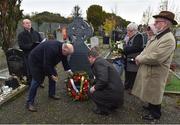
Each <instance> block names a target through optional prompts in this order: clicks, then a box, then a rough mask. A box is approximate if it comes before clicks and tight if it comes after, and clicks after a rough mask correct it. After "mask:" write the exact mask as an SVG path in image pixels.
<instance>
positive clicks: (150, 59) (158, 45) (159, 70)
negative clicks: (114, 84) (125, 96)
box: [132, 11, 177, 120]
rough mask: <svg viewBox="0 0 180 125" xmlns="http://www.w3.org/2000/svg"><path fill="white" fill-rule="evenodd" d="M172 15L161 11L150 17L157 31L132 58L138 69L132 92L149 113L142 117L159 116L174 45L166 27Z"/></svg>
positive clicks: (171, 22)
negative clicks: (152, 18) (138, 53)
mask: <svg viewBox="0 0 180 125" xmlns="http://www.w3.org/2000/svg"><path fill="white" fill-rule="evenodd" d="M174 16H175V15H174V13H172V12H169V11H161V12H160V13H159V15H155V16H153V17H154V18H155V22H154V26H155V28H156V31H157V34H156V36H155V38H154V39H153V40H151V41H149V42H148V44H147V46H146V48H145V49H144V50H143V51H142V52H141V54H140V55H138V56H137V57H136V59H135V60H136V64H137V65H139V69H138V73H137V77H136V80H135V84H134V87H133V90H132V94H134V95H135V96H137V97H139V98H140V99H141V100H142V101H144V102H147V103H148V106H143V109H144V110H147V111H148V112H149V113H148V114H146V115H144V116H142V118H143V119H146V120H156V119H160V117H161V102H162V98H163V94H164V89H165V85H166V81H167V77H168V73H169V68H170V64H171V61H172V57H173V52H174V50H175V45H176V42H175V38H174V36H173V34H172V33H171V31H170V27H171V26H172V25H176V24H177V22H176V21H175V20H174Z"/></svg>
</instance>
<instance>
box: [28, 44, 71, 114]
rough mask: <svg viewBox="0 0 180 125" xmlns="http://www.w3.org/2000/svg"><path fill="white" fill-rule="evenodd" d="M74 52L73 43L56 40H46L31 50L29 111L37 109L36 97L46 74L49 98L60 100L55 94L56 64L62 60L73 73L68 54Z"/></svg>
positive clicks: (66, 68) (67, 69)
mask: <svg viewBox="0 0 180 125" xmlns="http://www.w3.org/2000/svg"><path fill="white" fill-rule="evenodd" d="M73 52H74V48H73V46H72V45H71V44H67V43H61V42H59V41H54V40H51V41H45V42H43V43H41V44H39V45H38V46H37V47H36V48H34V49H33V50H32V51H31V53H30V55H29V65H30V72H31V75H32V81H31V85H30V88H29V94H28V99H27V105H26V106H27V109H28V110H29V111H32V112H36V111H37V110H36V108H35V107H34V99H35V96H36V92H37V88H38V87H39V86H40V84H41V83H42V82H43V81H44V77H45V76H48V78H49V91H48V94H49V98H51V99H54V100H59V97H58V96H56V95H55V89H56V82H57V80H58V78H57V71H56V69H55V66H56V65H57V64H58V63H59V62H60V61H62V64H63V67H64V70H65V71H67V72H68V73H70V74H72V71H71V70H70V67H69V65H68V61H67V56H68V55H70V54H72V53H73Z"/></svg>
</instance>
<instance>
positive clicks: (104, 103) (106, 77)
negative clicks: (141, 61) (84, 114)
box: [88, 50, 123, 115]
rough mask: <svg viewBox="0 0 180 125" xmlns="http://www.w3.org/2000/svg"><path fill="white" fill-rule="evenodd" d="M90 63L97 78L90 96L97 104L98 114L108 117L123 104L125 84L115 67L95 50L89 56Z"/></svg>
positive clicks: (96, 110) (95, 110)
mask: <svg viewBox="0 0 180 125" xmlns="http://www.w3.org/2000/svg"><path fill="white" fill-rule="evenodd" d="M88 59H89V62H90V63H91V64H92V71H93V74H94V76H95V80H94V85H93V86H92V87H91V88H90V91H89V96H90V98H91V99H92V100H93V101H94V103H95V104H96V108H95V109H94V110H93V111H94V113H96V114H101V115H108V114H109V113H110V111H112V110H115V109H116V108H118V106H119V105H120V104H123V84H122V81H121V79H120V76H119V73H118V72H117V71H116V69H115V68H114V66H113V65H112V64H111V63H109V62H108V61H106V60H105V59H103V58H101V57H99V56H98V53H97V52H96V51H95V50H91V51H90V52H89V54H88Z"/></svg>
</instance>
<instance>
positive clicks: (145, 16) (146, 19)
mask: <svg viewBox="0 0 180 125" xmlns="http://www.w3.org/2000/svg"><path fill="white" fill-rule="evenodd" d="M152 13H153V12H152V9H151V7H150V6H148V8H147V9H146V11H145V12H143V17H142V23H143V24H145V25H148V24H149V22H150V20H151V18H152Z"/></svg>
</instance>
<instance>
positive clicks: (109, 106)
mask: <svg viewBox="0 0 180 125" xmlns="http://www.w3.org/2000/svg"><path fill="white" fill-rule="evenodd" d="M88 96H89V97H90V99H91V100H92V101H93V102H94V103H95V105H96V108H98V109H99V110H100V111H102V112H110V111H113V110H115V109H117V108H118V104H119V103H118V102H113V103H112V101H110V102H105V101H103V99H102V98H99V96H97V95H94V93H93V94H91V93H90V91H88Z"/></svg>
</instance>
